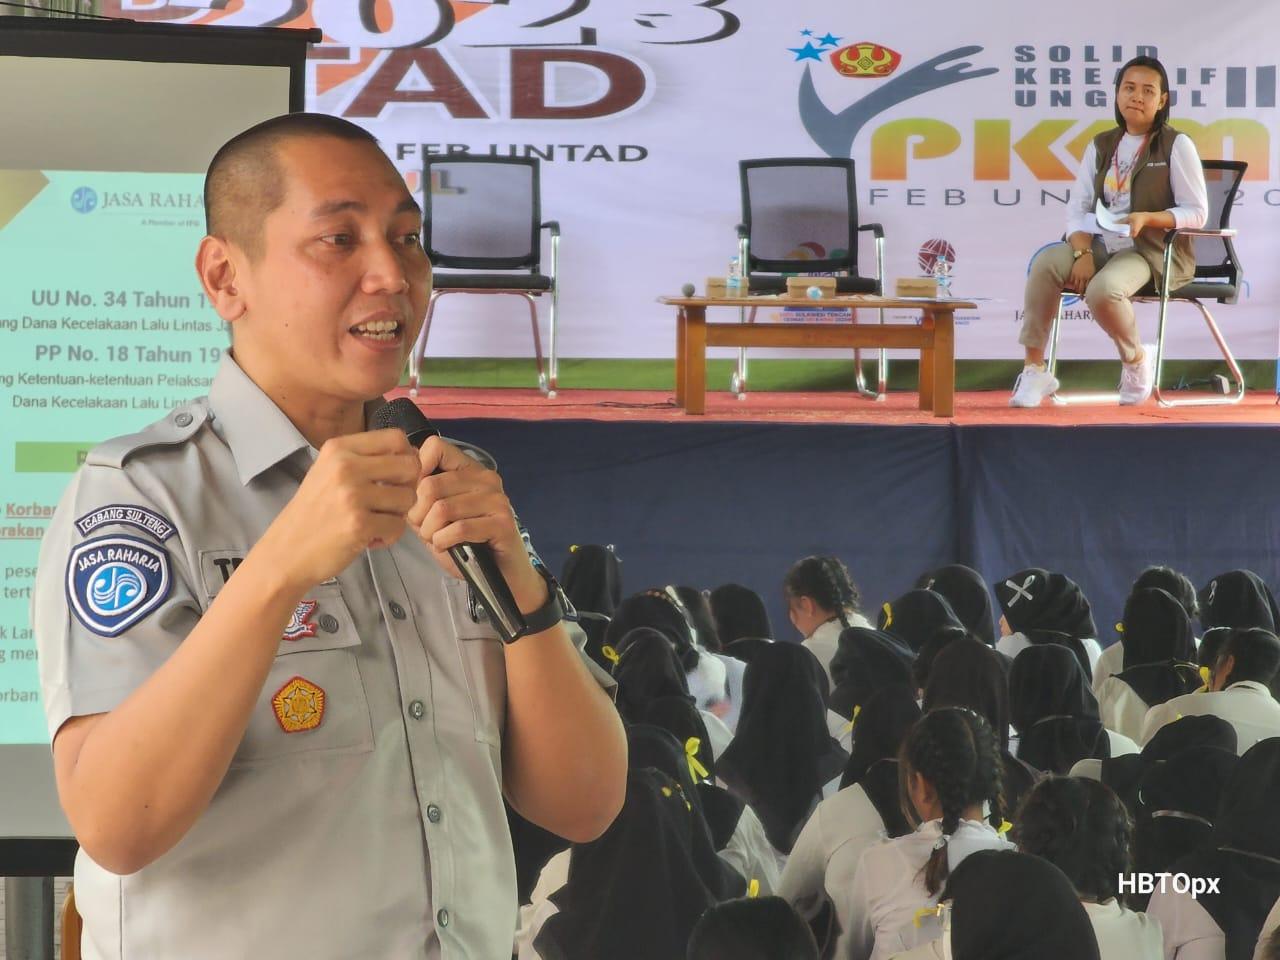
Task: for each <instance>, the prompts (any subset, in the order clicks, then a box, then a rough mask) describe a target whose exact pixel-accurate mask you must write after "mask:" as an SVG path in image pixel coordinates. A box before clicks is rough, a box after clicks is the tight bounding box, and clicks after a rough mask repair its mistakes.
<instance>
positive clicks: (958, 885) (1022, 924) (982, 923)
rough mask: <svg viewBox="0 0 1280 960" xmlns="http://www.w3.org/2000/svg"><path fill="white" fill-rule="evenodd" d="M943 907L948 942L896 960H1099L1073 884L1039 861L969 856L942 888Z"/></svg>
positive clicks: (1007, 854)
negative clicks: (944, 887)
mask: <svg viewBox="0 0 1280 960" xmlns="http://www.w3.org/2000/svg"><path fill="white" fill-rule="evenodd" d="M942 902H943V904H944V918H945V919H944V920H943V923H942V926H943V927H944V928H945V933H944V934H943V938H944V940H945V942H943V941H934V942H933V943H928V944H925V945H924V946H922V947H917V948H916V949H915V950H912V951H909V952H907V953H900V954H898V955H897V956H896V957H895V958H893V960H942V958H943V957H946V958H948V960H1100V957H1101V955H1100V953H1099V951H1098V942H1097V939H1096V938H1095V936H1094V933H1093V926H1092V925H1091V924H1090V923H1089V917H1088V914H1086V913H1085V910H1084V907H1083V906H1081V904H1080V901H1079V900H1078V899H1077V897H1076V892H1075V889H1074V888H1073V887H1072V886H1071V881H1070V880H1068V879H1067V877H1066V876H1065V875H1064V874H1063V872H1062V871H1061V870H1059V869H1058V868H1057V867H1055V866H1054V865H1053V864H1051V863H1049V862H1048V861H1046V860H1042V859H1041V858H1040V857H1033V856H1031V855H1030V854H1027V853H1015V852H1012V851H997V850H980V851H978V852H977V853H973V854H970V855H969V856H968V857H966V858H965V859H964V862H963V863H961V864H960V865H959V866H958V867H957V868H956V871H955V873H953V874H952V875H951V878H950V879H949V880H948V881H947V888H946V890H945V892H944V893H943V895H942Z"/></svg>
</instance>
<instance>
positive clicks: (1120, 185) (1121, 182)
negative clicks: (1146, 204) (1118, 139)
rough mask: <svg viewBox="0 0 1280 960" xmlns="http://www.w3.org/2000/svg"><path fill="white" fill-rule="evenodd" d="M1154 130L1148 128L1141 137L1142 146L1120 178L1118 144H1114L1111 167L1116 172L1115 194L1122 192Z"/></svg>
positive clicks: (1136, 167) (1118, 194)
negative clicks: (1145, 133) (1122, 177)
mask: <svg viewBox="0 0 1280 960" xmlns="http://www.w3.org/2000/svg"><path fill="white" fill-rule="evenodd" d="M1154 132H1155V131H1154V130H1148V131H1147V135H1146V136H1145V137H1143V138H1142V146H1140V147H1139V148H1138V152H1137V153H1135V154H1134V155H1133V165H1132V166H1131V167H1129V169H1128V170H1126V171H1125V174H1124V179H1121V178H1120V144H1118V143H1117V144H1116V149H1115V153H1113V154H1111V167H1112V169H1113V170H1114V171H1115V174H1116V196H1120V194H1122V193H1124V188H1125V185H1126V184H1128V182H1129V178H1130V177H1132V176H1133V171H1134V170H1136V169H1138V159H1139V158H1140V157H1141V156H1142V155H1143V153H1145V152H1146V149H1147V144H1149V143H1150V142H1151V134H1152V133H1154Z"/></svg>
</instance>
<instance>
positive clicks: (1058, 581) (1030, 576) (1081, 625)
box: [995, 567, 1102, 682]
mask: <svg viewBox="0 0 1280 960" xmlns="http://www.w3.org/2000/svg"><path fill="white" fill-rule="evenodd" d="M995 587H996V599H997V600H998V601H999V602H1000V614H1001V615H1000V639H999V640H998V641H997V642H996V649H997V650H998V651H1000V652H1001V653H1003V654H1004V655H1005V656H1007V657H1013V658H1015V659H1016V658H1017V656H1018V654H1019V653H1021V652H1022V651H1023V650H1025V649H1026V648H1027V647H1030V646H1032V645H1034V644H1038V643H1057V644H1061V645H1062V646H1064V647H1067V648H1069V649H1070V650H1071V652H1072V653H1074V654H1075V655H1076V657H1077V659H1079V661H1080V666H1082V667H1084V672H1085V676H1086V677H1088V678H1089V679H1090V681H1091V682H1092V679H1093V667H1094V665H1095V664H1096V663H1097V662H1098V659H1099V658H1100V657H1101V656H1102V648H1101V647H1100V646H1098V641H1097V639H1096V638H1097V636H1098V627H1097V625H1096V624H1095V623H1094V621H1093V608H1092V607H1091V606H1090V605H1089V598H1088V597H1086V596H1085V595H1084V591H1083V590H1081V589H1080V586H1079V585H1078V584H1077V583H1076V582H1075V581H1074V580H1072V579H1071V578H1070V577H1068V576H1066V575H1065V574H1061V573H1051V572H1049V571H1048V570H1041V569H1040V568H1039V567H1030V568H1028V569H1026V570H1019V571H1018V572H1017V573H1014V574H1010V575H1009V576H1008V577H1006V578H1005V579H1004V580H1003V581H1002V582H999V583H997V584H996V585H995Z"/></svg>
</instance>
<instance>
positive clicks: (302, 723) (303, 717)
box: [271, 677, 325, 733]
mask: <svg viewBox="0 0 1280 960" xmlns="http://www.w3.org/2000/svg"><path fill="white" fill-rule="evenodd" d="M324 700H325V696H324V691H323V690H321V689H320V688H319V687H317V686H316V685H315V684H314V683H312V682H311V681H310V680H305V679H303V678H302V677H294V678H293V679H292V680H290V681H289V682H288V683H286V684H285V685H284V686H283V687H281V688H280V689H279V690H277V691H276V695H275V696H274V697H272V698H271V708H272V709H273V710H274V711H275V714H276V720H278V721H279V722H280V729H281V730H283V731H284V732H285V733H302V732H303V731H306V730H314V729H315V728H316V727H318V726H320V721H321V720H323V719H324Z"/></svg>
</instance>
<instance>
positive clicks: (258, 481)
mask: <svg viewBox="0 0 1280 960" xmlns="http://www.w3.org/2000/svg"><path fill="white" fill-rule="evenodd" d="M314 456H315V451H314V450H313V449H312V448H311V447H310V445H309V444H308V443H307V441H306V439H305V438H304V437H303V436H302V435H301V434H300V433H299V432H298V431H297V429H296V428H295V427H294V426H293V424H292V423H290V421H289V420H288V418H287V417H285V415H284V414H283V412H281V410H280V409H279V408H278V407H276V406H275V404H274V403H273V402H272V401H271V400H270V399H269V398H268V397H267V396H266V395H265V394H264V393H263V392H262V391H261V390H260V389H259V388H258V387H257V385H256V384H254V383H253V381H252V380H250V379H249V378H248V376H247V375H246V374H245V373H244V372H243V371H242V370H241V369H240V368H239V367H238V366H237V365H236V363H235V362H234V360H232V359H231V358H230V356H227V357H225V358H224V359H223V361H222V365H221V366H220V368H219V370H218V373H217V376H216V378H215V380H214V382H213V384H212V387H211V389H210V393H209V396H208V397H207V398H201V399H199V400H196V401H193V402H192V403H190V404H187V405H185V406H183V407H179V408H177V409H176V410H174V411H173V412H172V413H171V414H170V415H169V416H168V417H166V418H165V419H164V420H162V421H160V422H158V423H156V424H153V425H152V426H151V427H149V428H147V429H146V430H144V431H142V432H141V433H138V434H134V435H131V436H128V437H122V438H118V439H116V440H112V441H109V442H107V443H105V444H103V445H102V446H100V447H98V448H96V449H95V450H94V451H92V452H91V453H90V455H89V456H88V459H87V461H86V463H85V464H84V466H83V468H82V469H81V470H80V471H79V473H77V475H76V477H75V478H74V480H73V481H72V483H71V485H70V487H69V488H68V490H67V491H66V494H65V495H64V496H63V498H62V501H61V503H60V504H59V506H58V509H57V512H56V514H55V516H54V518H53V520H52V521H51V523H50V525H49V530H48V533H47V535H46V537H45V540H44V543H43V546H42V548H41V553H40V562H39V572H38V575H37V579H36V588H35V593H34V596H33V600H32V622H33V624H34V627H35V632H36V640H37V644H38V648H39V662H40V676H41V685H42V690H43V695H44V703H45V711H46V715H47V717H48V723H49V732H50V736H52V735H53V734H54V733H56V732H57V730H58V728H59V727H61V726H62V724H63V723H64V722H65V721H66V720H67V719H69V718H71V717H75V716H82V715H87V714H94V713H103V712H107V711H110V710H112V709H114V708H115V707H117V706H118V705H119V704H120V703H121V702H122V701H123V700H125V698H127V697H128V696H129V695H130V693H132V692H133V690H135V689H136V688H137V687H138V686H139V685H140V684H142V683H143V681H145V680H146V679H147V678H148V677H149V676H150V675H151V674H152V673H154V672H155V670H156V669H157V668H158V667H159V666H160V665H161V664H162V663H164V661H165V660H166V658H168V656H169V655H170V654H172V653H173V652H174V651H175V650H176V649H177V648H178V645H179V644H180V643H182V641H183V638H184V637H185V636H186V635H187V633H188V632H189V631H190V630H191V629H192V628H193V627H194V626H195V624H196V622H197V621H198V620H199V618H200V616H201V614H202V613H203V611H204V610H205V609H207V608H208V606H209V604H210V603H211V602H212V600H213V598H214V597H215V596H217V594H218V591H219V590H220V589H221V588H222V586H223V584H224V583H226V581H227V579H228V578H229V577H230V576H231V575H232V574H233V573H234V570H235V567H236V565H237V564H238V562H239V561H240V560H241V559H242V558H243V557H244V556H245V554H246V553H247V552H248V551H249V548H250V547H252V546H253V544H254V543H255V542H256V541H257V540H258V538H259V537H260V536H261V535H262V533H263V532H264V531H265V530H266V528H267V527H268V525H269V524H270V523H271V521H272V520H273V519H274V518H275V517H276V516H277V515H278V514H279V513H280V511H281V510H282V509H283V508H284V506H285V505H286V504H287V503H288V502H289V500H290V498H291V497H292V496H293V494H294V493H295V491H296V490H297V489H298V485H299V483H300V482H301V480H302V478H303V476H304V475H305V473H306V470H307V469H308V468H309V467H310V465H311V463H312V462H313V461H314ZM579 633H580V632H579ZM583 659H584V661H586V663H587V664H588V666H589V668H590V669H591V671H592V674H593V676H595V677H596V678H597V680H599V681H600V682H601V684H602V685H603V686H606V687H607V686H609V685H611V681H610V680H609V679H608V677H607V675H605V674H603V673H602V672H601V671H600V670H599V669H598V668H596V667H595V665H594V664H592V663H591V662H590V660H589V659H588V658H586V657H585V656H584V657H583ZM218 683H219V681H218V678H217V677H209V678H208V686H207V696H208V698H209V700H210V701H212V700H213V699H215V698H216V697H217V696H218ZM505 703H506V667H505V660H504V654H503V650H502V643H501V641H500V640H499V639H498V638H497V635H496V633H495V632H494V631H493V629H492V628H491V627H490V626H489V625H488V624H487V623H486V622H485V621H484V617H483V613H482V612H478V611H477V610H476V609H475V607H474V605H473V604H472V603H471V602H470V597H469V591H468V587H467V585H466V584H465V583H464V582H462V581H459V580H455V579H453V578H451V577H449V576H447V575H446V574H445V573H444V572H443V571H442V570H441V569H440V568H439V566H438V565H437V564H436V563H435V562H434V561H433V560H432V559H431V557H430V556H429V554H428V553H427V551H426V549H425V548H424V546H423V545H422V543H421V542H420V541H419V540H418V539H417V538H416V537H414V536H412V535H406V536H403V537H401V538H400V540H399V542H398V543H396V544H395V545H394V546H393V547H391V548H390V549H383V550H373V551H368V552H366V553H364V554H362V555H361V556H360V557H359V558H357V559H356V560H355V562H353V563H352V564H351V565H350V566H349V567H348V568H347V569H346V570H344V571H343V572H342V574H341V575H340V576H338V577H336V578H334V579H333V580H330V581H326V582H324V583H321V584H318V585H317V586H316V587H314V588H313V589H312V590H311V591H309V592H308V593H307V594H306V599H305V600H304V602H303V603H302V604H299V606H298V608H297V610H296V611H295V613H294V616H293V619H292V621H291V623H290V624H289V626H288V627H287V628H286V630H285V635H284V636H282V638H281V640H280V646H279V650H278V652H277V655H276V660H275V663H274V665H273V666H272V668H271V672H270V674H269V676H268V679H267V682H266V684H265V686H264V687H263V690H262V692H261V694H260V696H259V698H258V702H257V705H256V706H255V708H254V711H253V715H252V718H251V719H250V721H249V726H248V730H247V732H246V734H245V737H244V740H243V742H242V743H241V744H240V746H239V749H238V750H237V752H236V755H235V759H234V761H233V762H232V764H231V768H230V770H229V771H228V773H227V775H226V777H225V779H224V780H223V782H222V784H221V786H220V787H219V788H218V791H217V793H216V794H215V796H214V798H213V801H212V803H211V804H210V806H209V808H208V810H207V811H206V812H205V813H204V814H203V815H202V816H201V817H200V819H199V820H198V821H197V822H196V824H195V825H194V826H193V827H192V828H191V830H190V831H189V832H188V833H187V834H186V836H184V837H183V838H182V840H181V841H180V842H179V843H178V844H177V845H176V846H175V847H174V848H173V849H172V850H170V851H169V852H168V853H166V854H164V855H163V856H161V857H160V858H159V859H157V860H156V861H155V862H153V863H152V864H150V865H149V866H147V867H145V868H144V869H142V870H140V871H139V872H137V873H135V874H133V875H130V876H117V875H115V874H112V873H109V872H108V871H106V870H104V869H103V868H102V867H100V866H98V865H97V864H96V863H94V862H93V860H92V859H91V858H90V857H89V856H88V855H86V854H85V853H84V852H83V851H81V853H80V855H79V857H78V859H77V861H76V869H75V889H76V902H77V906H78V907H79V910H80V912H81V915H82V916H83V918H84V941H83V947H84V955H85V956H86V958H89V960H130V958H143V957H145V958H170V957H172V958H177V957H182V958H184V960H200V958H205V957H208V958H219V960H222V958H227V957H250V956H253V957H266V956H305V957H308V958H311V960H323V958H334V960H338V958H354V957H388V958H392V957H394V958H397V960H398V958H453V960H463V958H466V960H496V958H506V957H509V956H510V951H511V942H512V935H513V932H514V930H515V927H516V885H515V869H514V864H513V859H512V851H511V839H510V834H509V832H508V829H507V822H506V816H505V812H504V809H503V804H502V765H501V749H502V736H503V728H504V721H505ZM200 709H201V704H200V703H199V702H195V703H192V704H191V710H192V711H199V710H200Z"/></svg>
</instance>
